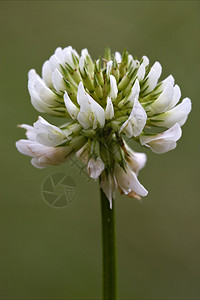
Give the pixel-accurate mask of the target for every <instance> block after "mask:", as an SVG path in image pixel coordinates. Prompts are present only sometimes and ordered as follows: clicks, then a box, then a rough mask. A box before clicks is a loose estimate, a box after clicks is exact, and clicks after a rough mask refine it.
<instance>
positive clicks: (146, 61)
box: [142, 55, 149, 67]
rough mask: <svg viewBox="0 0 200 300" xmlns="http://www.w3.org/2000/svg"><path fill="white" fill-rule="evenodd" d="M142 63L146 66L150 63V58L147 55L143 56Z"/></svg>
mask: <svg viewBox="0 0 200 300" xmlns="http://www.w3.org/2000/svg"><path fill="white" fill-rule="evenodd" d="M142 63H143V64H144V66H145V67H147V66H148V65H149V59H148V57H147V56H145V55H144V56H142Z"/></svg>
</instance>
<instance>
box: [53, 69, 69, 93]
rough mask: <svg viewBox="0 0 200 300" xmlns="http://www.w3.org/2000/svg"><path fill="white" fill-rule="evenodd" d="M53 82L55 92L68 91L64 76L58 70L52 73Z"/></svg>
mask: <svg viewBox="0 0 200 300" xmlns="http://www.w3.org/2000/svg"><path fill="white" fill-rule="evenodd" d="M52 82H53V86H54V88H55V90H56V91H57V92H63V91H65V89H66V85H65V82H64V78H63V76H62V74H61V73H60V72H59V71H58V69H55V70H54V71H53V73H52Z"/></svg>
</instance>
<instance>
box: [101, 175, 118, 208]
mask: <svg viewBox="0 0 200 300" xmlns="http://www.w3.org/2000/svg"><path fill="white" fill-rule="evenodd" d="M101 188H102V190H103V191H104V193H105V195H106V197H107V198H108V200H109V202H110V209H112V199H114V198H115V192H116V189H117V182H116V179H115V177H113V176H112V175H111V174H110V173H109V174H108V175H106V173H105V172H103V173H102V174H101Z"/></svg>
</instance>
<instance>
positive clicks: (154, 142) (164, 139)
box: [140, 123, 182, 153]
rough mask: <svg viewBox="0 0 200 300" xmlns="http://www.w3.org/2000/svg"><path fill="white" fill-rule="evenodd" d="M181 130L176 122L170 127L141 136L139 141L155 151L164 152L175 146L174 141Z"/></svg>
mask: <svg viewBox="0 0 200 300" xmlns="http://www.w3.org/2000/svg"><path fill="white" fill-rule="evenodd" d="M181 134H182V131H181V127H180V125H179V124H178V123H177V124H175V125H174V126H172V127H171V128H170V129H168V130H166V131H164V132H162V133H159V134H156V135H150V136H141V137H140V143H141V144H142V145H146V146H147V147H150V148H151V149H152V151H153V152H155V153H165V152H168V151H170V150H172V149H174V148H175V147H176V141H178V140H179V139H180V137H181Z"/></svg>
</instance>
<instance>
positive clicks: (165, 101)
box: [146, 82, 174, 115]
mask: <svg viewBox="0 0 200 300" xmlns="http://www.w3.org/2000/svg"><path fill="white" fill-rule="evenodd" d="M173 94H174V87H173V85H172V84H171V83H170V82H169V83H168V84H167V85H166V87H165V88H164V90H163V92H162V93H161V94H160V96H159V97H158V98H157V99H156V100H155V101H154V102H153V103H151V104H150V105H149V106H147V107H146V111H147V114H148V115H152V114H159V113H162V112H164V111H166V110H167V108H168V106H169V104H170V103H171V101H172V97H173Z"/></svg>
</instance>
